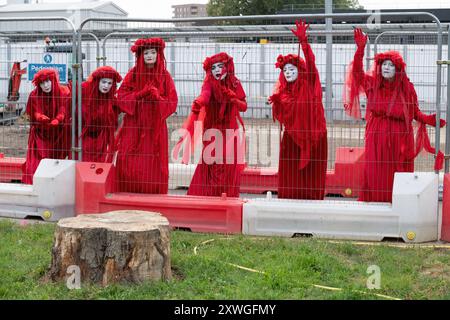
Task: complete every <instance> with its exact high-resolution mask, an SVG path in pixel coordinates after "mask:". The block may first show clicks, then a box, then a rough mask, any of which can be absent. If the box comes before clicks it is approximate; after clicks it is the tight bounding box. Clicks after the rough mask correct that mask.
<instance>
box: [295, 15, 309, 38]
mask: <svg viewBox="0 0 450 320" xmlns="http://www.w3.org/2000/svg"><path fill="white" fill-rule="evenodd" d="M295 26H296V27H297V30H294V29H291V31H292V33H293V34H294V35H295V36H296V37H297V39H298V41H299V42H300V43H303V42H308V35H307V34H306V30H308V28H309V24H307V23H306V22H304V21H303V20H297V21H295Z"/></svg>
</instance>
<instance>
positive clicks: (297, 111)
mask: <svg viewBox="0 0 450 320" xmlns="http://www.w3.org/2000/svg"><path fill="white" fill-rule="evenodd" d="M301 47H302V51H303V53H304V56H305V60H306V61H304V60H303V59H301V58H300V57H298V56H297V55H293V54H289V55H287V56H281V55H280V56H279V57H278V59H277V63H276V67H277V68H280V69H281V72H280V76H279V80H278V83H277V85H276V87H275V90H274V93H273V95H272V96H271V97H270V100H271V103H272V111H273V117H274V120H278V121H279V122H280V123H281V124H282V126H283V127H284V134H283V138H282V141H281V148H280V160H279V168H278V170H279V174H278V177H279V181H278V197H279V198H291V199H323V198H324V193H325V178H326V169H327V155H328V150H327V129H326V120H325V116H324V110H323V105H322V86H321V83H320V78H319V73H318V71H317V68H316V65H315V57H314V54H313V52H312V50H311V47H310V45H309V44H308V43H307V42H302V43H301ZM288 63H290V64H293V65H295V66H297V68H298V71H299V74H298V78H297V80H295V81H294V82H291V83H289V82H287V81H286V79H285V77H284V74H283V67H284V66H285V65H286V64H288Z"/></svg>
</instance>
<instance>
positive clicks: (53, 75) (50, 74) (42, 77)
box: [32, 69, 59, 87]
mask: <svg viewBox="0 0 450 320" xmlns="http://www.w3.org/2000/svg"><path fill="white" fill-rule="evenodd" d="M47 80H52V81H54V80H56V81H59V78H58V73H57V72H56V71H55V70H54V69H42V70H40V71H39V72H37V73H36V74H35V75H34V77H33V81H32V83H33V84H34V85H35V86H36V87H37V86H38V85H40V84H41V83H42V82H44V81H47Z"/></svg>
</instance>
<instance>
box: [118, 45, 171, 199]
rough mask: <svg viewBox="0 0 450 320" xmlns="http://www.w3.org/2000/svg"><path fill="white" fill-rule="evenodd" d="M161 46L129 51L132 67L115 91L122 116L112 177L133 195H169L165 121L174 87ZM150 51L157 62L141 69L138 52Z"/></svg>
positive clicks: (140, 59)
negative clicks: (115, 165) (114, 176)
mask: <svg viewBox="0 0 450 320" xmlns="http://www.w3.org/2000/svg"><path fill="white" fill-rule="evenodd" d="M164 47H165V43H164V41H163V40H162V39H160V38H151V39H139V40H137V41H136V43H135V44H134V46H133V47H132V48H131V51H133V52H134V53H135V55H136V65H135V66H134V67H133V68H132V69H131V70H130V71H129V72H128V74H127V75H126V76H125V79H124V80H123V83H122V85H121V86H120V88H119V91H118V101H119V105H120V109H121V110H122V111H123V112H125V113H126V114H125V116H124V119H123V126H122V127H121V128H120V129H119V132H118V134H117V138H116V141H117V146H116V147H117V151H118V153H117V178H118V183H119V190H120V191H125V192H136V193H161V194H165V193H167V191H168V182H169V156H168V133H167V124H166V119H167V118H168V117H169V116H170V115H171V114H172V113H174V112H175V110H176V108H177V103H178V97H177V92H176V89H175V84H174V82H173V79H172V77H171V76H170V74H169V72H168V71H167V70H166V60H165V58H164ZM151 48H154V49H156V51H157V60H156V63H155V64H154V66H153V67H152V68H149V67H147V66H146V64H145V62H144V55H143V52H144V50H146V49H151Z"/></svg>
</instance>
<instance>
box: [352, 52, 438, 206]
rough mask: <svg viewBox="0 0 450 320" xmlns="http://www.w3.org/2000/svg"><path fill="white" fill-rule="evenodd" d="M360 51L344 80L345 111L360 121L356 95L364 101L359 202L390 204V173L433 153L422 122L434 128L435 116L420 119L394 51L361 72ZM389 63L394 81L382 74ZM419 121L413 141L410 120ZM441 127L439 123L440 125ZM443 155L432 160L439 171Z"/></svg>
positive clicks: (406, 169) (410, 166) (411, 89)
mask: <svg viewBox="0 0 450 320" xmlns="http://www.w3.org/2000/svg"><path fill="white" fill-rule="evenodd" d="M363 56H364V48H360V49H358V50H357V51H356V53H355V57H354V60H353V62H352V64H351V66H350V69H349V73H348V75H347V81H346V96H345V98H344V101H345V109H346V111H347V113H348V114H349V115H351V116H353V117H356V118H361V111H360V106H359V95H360V93H361V92H364V94H365V95H366V97H367V108H366V116H365V118H366V121H367V124H366V133H365V140H366V141H365V170H364V179H363V187H362V188H363V190H362V192H361V196H360V200H362V201H375V202H391V201H392V188H393V180H394V174H395V172H413V171H414V158H415V157H416V156H417V155H418V154H419V152H420V151H421V150H422V149H425V150H426V151H427V152H430V153H433V154H434V153H435V149H434V148H432V147H431V144H430V140H429V137H428V133H427V131H426V128H425V124H429V125H436V119H435V115H425V114H423V113H422V112H421V111H420V109H419V104H418V99H417V94H416V91H415V89H414V85H413V84H412V83H411V82H410V80H409V79H408V77H407V76H406V71H405V69H406V65H405V63H404V61H403V59H402V57H401V55H400V54H399V53H398V52H396V51H388V52H385V53H381V54H378V55H376V56H375V63H374V66H373V68H372V70H371V71H370V72H368V73H365V72H364V70H363ZM385 60H391V61H392V62H393V63H394V65H395V68H396V74H395V78H394V79H393V80H392V81H389V80H386V79H384V78H383V77H382V75H381V65H382V63H383V61H385ZM413 119H414V120H416V121H418V122H419V124H420V125H419V129H418V132H417V135H416V138H415V139H414V129H413V126H412V120H413ZM443 124H444V123H441V125H443ZM442 162H443V154H442V153H441V152H439V155H438V157H437V159H436V161H435V170H440V169H441V168H442Z"/></svg>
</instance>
